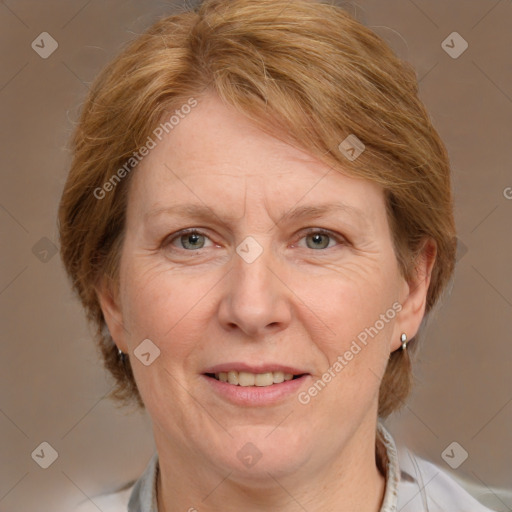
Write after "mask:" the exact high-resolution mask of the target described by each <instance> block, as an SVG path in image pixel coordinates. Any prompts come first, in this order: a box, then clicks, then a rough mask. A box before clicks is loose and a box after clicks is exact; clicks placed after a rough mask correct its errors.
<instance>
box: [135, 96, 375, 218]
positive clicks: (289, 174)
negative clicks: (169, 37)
mask: <svg viewBox="0 0 512 512" xmlns="http://www.w3.org/2000/svg"><path fill="white" fill-rule="evenodd" d="M134 174H135V175H134V176H133V180H132V181H133V183H132V185H131V188H132V190H131V193H130V195H131V197H130V200H129V208H130V206H131V207H132V208H133V207H136V208H137V210H138V213H139V214H140V215H142V216H143V217H147V216H148V214H150V213H152V212H155V211H157V210H159V209H165V208H169V207H172V206H179V205H183V204H185V203H186V204H188V205H190V204H191V203H192V204H196V205H200V204H201V203H203V205H204V204H211V203H212V202H216V203H220V205H221V206H222V207H224V208H225V209H229V208H230V207H232V208H233V209H234V210H237V211H238V212H240V211H245V209H246V208H247V203H248V202H249V203H250V202H254V203H256V202H259V203H262V204H265V205H267V206H268V204H272V203H280V204H281V205H282V206H283V208H286V209H289V208H291V207H293V206H297V205H298V204H299V203H302V204H303V205H311V204H315V203H319V202H321V203H335V202H336V201H339V202H340V203H342V204H343V206H345V207H348V208H347V211H349V210H350V209H352V210H357V209H359V211H360V212H366V214H368V215H370V216H371V215H372V214H376V213H377V211H376V210H378V209H379V208H380V207H382V206H383V194H382V191H381V190H380V187H378V186H377V185H375V184H373V183H370V182H369V181H364V180H361V179H357V178H353V177H349V176H348V175H346V174H344V173H343V172H342V171H341V170H340V169H333V168H332V167H330V166H328V165H327V164H325V163H323V162H321V161H319V160H318V159H316V158H314V157H312V156H311V155H308V154H307V153H305V152H304V151H302V150H300V149H298V148H295V147H293V146H291V145H289V144H287V143H285V142H283V141H281V140H279V139H277V138H275V137H272V136H271V135H269V134H267V133H264V132H263V131H261V130H260V129H259V128H258V127H256V126H255V125H254V124H252V123H251V122H250V121H249V120H248V119H247V118H246V117H244V116H243V115H242V114H240V113H238V112H236V111H235V110H234V109H233V108H232V107H230V106H226V105H225V104H223V103H222V102H221V101H220V100H219V99H218V98H217V97H216V96H213V95H209V96H205V97H202V98H201V99H200V100H199V104H198V106H197V107H196V108H195V109H194V110H193V111H192V112H191V113H190V114H188V115H187V116H186V117H184V118H183V119H182V120H181V121H180V123H179V124H178V125H176V126H175V127H174V128H173V129H172V130H171V131H169V133H167V134H165V135H164V136H163V137H162V140H161V141H157V144H156V147H154V148H153V149H152V150H151V151H150V153H149V155H147V156H146V157H145V158H144V159H143V161H142V162H141V163H140V164H139V166H138V167H137V168H136V170H135V172H134ZM372 197H373V199H376V200H377V203H376V202H375V201H369V199H371V198H372ZM276 213H277V212H276Z"/></svg>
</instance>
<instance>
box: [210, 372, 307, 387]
mask: <svg viewBox="0 0 512 512" xmlns="http://www.w3.org/2000/svg"><path fill="white" fill-rule="evenodd" d="M204 375H205V376H206V377H209V378H211V379H215V380H217V381H219V382H225V383H226V384H231V385H232V386H241V387H262V388H264V387H269V386H276V385H279V384H282V383H283V382H287V381H290V380H296V379H300V378H301V377H304V376H305V375H308V374H306V373H286V372H283V371H273V372H263V373H251V372H247V371H236V370H230V371H225V372H217V373H205V374H204Z"/></svg>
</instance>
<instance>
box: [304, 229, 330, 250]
mask: <svg viewBox="0 0 512 512" xmlns="http://www.w3.org/2000/svg"><path fill="white" fill-rule="evenodd" d="M302 240H306V247H307V248H308V249H314V250H318V249H327V248H329V247H332V246H333V245H335V244H336V238H335V237H334V236H333V235H332V234H331V233H328V232H326V231H312V232H310V233H308V234H306V235H305V236H303V237H302V238H301V239H300V241H302ZM331 243H332V244H333V245H331Z"/></svg>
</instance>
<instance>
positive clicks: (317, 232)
mask: <svg viewBox="0 0 512 512" xmlns="http://www.w3.org/2000/svg"><path fill="white" fill-rule="evenodd" d="M189 234H194V235H200V236H204V237H205V238H208V239H209V240H210V241H212V240H211V239H210V237H209V236H208V235H207V234H206V233H205V232H204V231H201V230H200V229H197V228H189V229H184V230H182V231H179V232H178V233H176V234H174V235H170V237H171V238H169V237H166V238H164V240H163V241H162V244H161V246H163V247H167V246H169V245H172V243H173V242H174V241H175V240H178V239H179V238H181V237H182V236H185V235H189ZM309 235H324V236H328V237H329V238H330V239H334V240H335V241H336V242H337V243H338V244H340V245H348V244H349V242H348V240H347V239H346V238H345V237H343V236H341V235H336V234H334V233H332V232H331V231H328V230H325V229H321V228H306V231H303V232H302V236H301V237H300V238H299V239H298V241H300V240H302V239H303V238H306V237H307V236H309ZM212 242H213V241H212ZM295 243H296V242H294V245H295ZM176 249H178V250H179V251H183V252H199V251H201V249H205V248H204V247H202V248H200V249H197V250H194V249H184V248H182V247H176ZM306 249H309V248H308V247H306ZM326 249H333V247H326V248H324V249H310V250H311V251H315V252H321V251H325V250H326Z"/></svg>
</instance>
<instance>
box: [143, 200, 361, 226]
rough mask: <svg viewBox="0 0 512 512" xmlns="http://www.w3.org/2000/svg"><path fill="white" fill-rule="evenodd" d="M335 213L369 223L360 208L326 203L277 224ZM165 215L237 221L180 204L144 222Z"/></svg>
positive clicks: (204, 208)
mask: <svg viewBox="0 0 512 512" xmlns="http://www.w3.org/2000/svg"><path fill="white" fill-rule="evenodd" d="M333 213H340V214H345V215H348V216H349V217H351V218H353V219H354V220H356V221H362V222H363V223H364V224H366V223H367V221H368V218H367V215H366V213H365V212H364V211H363V210H361V209H360V208H357V207H355V206H352V205H348V204H344V203H326V204H320V205H303V206H297V207H295V208H293V209H291V210H289V211H287V212H285V213H283V214H282V215H281V216H280V217H279V219H278V220H277V221H276V222H275V223H276V224H280V223H282V222H292V221H298V220H303V219H317V218H320V217H323V216H326V215H329V214H333ZM164 214H165V215H169V216H173V217H192V218H194V219H197V220H204V221H211V220H212V219H213V218H216V219H218V220H219V221H222V219H221V217H222V218H224V219H226V220H236V217H234V216H226V215H220V214H217V213H216V212H215V211H213V209H211V208H209V207H208V206H206V205H200V204H178V205H175V206H169V207H160V208H155V209H153V210H150V211H148V212H147V213H146V214H145V215H144V220H145V221H148V220H150V219H152V218H154V217H158V216H160V215H164Z"/></svg>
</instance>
